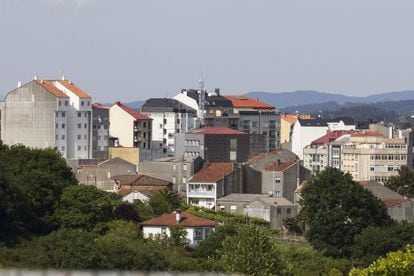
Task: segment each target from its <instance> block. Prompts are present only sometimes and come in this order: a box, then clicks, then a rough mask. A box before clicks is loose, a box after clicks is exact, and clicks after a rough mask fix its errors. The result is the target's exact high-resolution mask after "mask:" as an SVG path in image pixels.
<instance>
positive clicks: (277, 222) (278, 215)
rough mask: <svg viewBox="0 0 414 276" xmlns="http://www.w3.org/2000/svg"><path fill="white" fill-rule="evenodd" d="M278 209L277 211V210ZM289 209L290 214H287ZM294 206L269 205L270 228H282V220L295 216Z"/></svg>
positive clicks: (295, 208)
mask: <svg viewBox="0 0 414 276" xmlns="http://www.w3.org/2000/svg"><path fill="white" fill-rule="evenodd" d="M278 209H279V211H278ZM289 210H290V214H289ZM296 213H297V207H296V206H271V207H270V228H272V229H283V220H284V219H285V218H293V217H295V216H296Z"/></svg>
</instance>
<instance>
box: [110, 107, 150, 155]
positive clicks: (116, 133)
mask: <svg viewBox="0 0 414 276" xmlns="http://www.w3.org/2000/svg"><path fill="white" fill-rule="evenodd" d="M109 121H110V125H109V135H110V136H112V137H113V138H114V139H115V141H117V142H116V143H117V145H116V146H122V147H134V148H150V147H151V129H152V122H151V121H152V119H151V118H150V117H148V116H147V115H144V114H142V113H140V112H138V111H136V110H133V109H131V108H129V107H128V106H126V105H124V104H122V103H121V102H116V103H115V104H114V105H112V106H111V107H110V109H109Z"/></svg>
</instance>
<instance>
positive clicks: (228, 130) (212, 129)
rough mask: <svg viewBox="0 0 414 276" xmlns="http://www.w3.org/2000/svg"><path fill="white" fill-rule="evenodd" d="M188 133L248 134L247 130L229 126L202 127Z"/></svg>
mask: <svg viewBox="0 0 414 276" xmlns="http://www.w3.org/2000/svg"><path fill="white" fill-rule="evenodd" d="M187 133H192V134H204V135H206V134H207V135H208V134H226V135H234V134H247V133H245V132H241V131H238V130H235V129H231V128H228V127H202V128H197V129H192V130H190V131H189V132H187Z"/></svg>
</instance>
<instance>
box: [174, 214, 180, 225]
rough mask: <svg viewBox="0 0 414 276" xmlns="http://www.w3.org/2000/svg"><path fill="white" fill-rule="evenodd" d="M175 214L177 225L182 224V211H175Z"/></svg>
mask: <svg viewBox="0 0 414 276" xmlns="http://www.w3.org/2000/svg"><path fill="white" fill-rule="evenodd" d="M174 213H175V222H176V223H177V224H180V221H181V214H180V211H175V212H174Z"/></svg>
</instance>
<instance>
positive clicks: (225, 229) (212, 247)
mask: <svg viewBox="0 0 414 276" xmlns="http://www.w3.org/2000/svg"><path fill="white" fill-rule="evenodd" d="M236 233H237V227H236V226H234V225H232V224H227V225H223V226H219V227H216V231H215V232H214V233H212V234H211V235H210V237H209V238H208V239H207V240H205V241H202V242H200V243H199V244H198V246H197V247H196V248H195V249H194V251H193V252H192V253H193V256H194V257H196V258H209V257H210V258H215V257H217V254H218V250H219V249H221V248H223V241H224V240H225V239H226V238H227V237H231V236H234V235H235V234H236Z"/></svg>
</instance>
